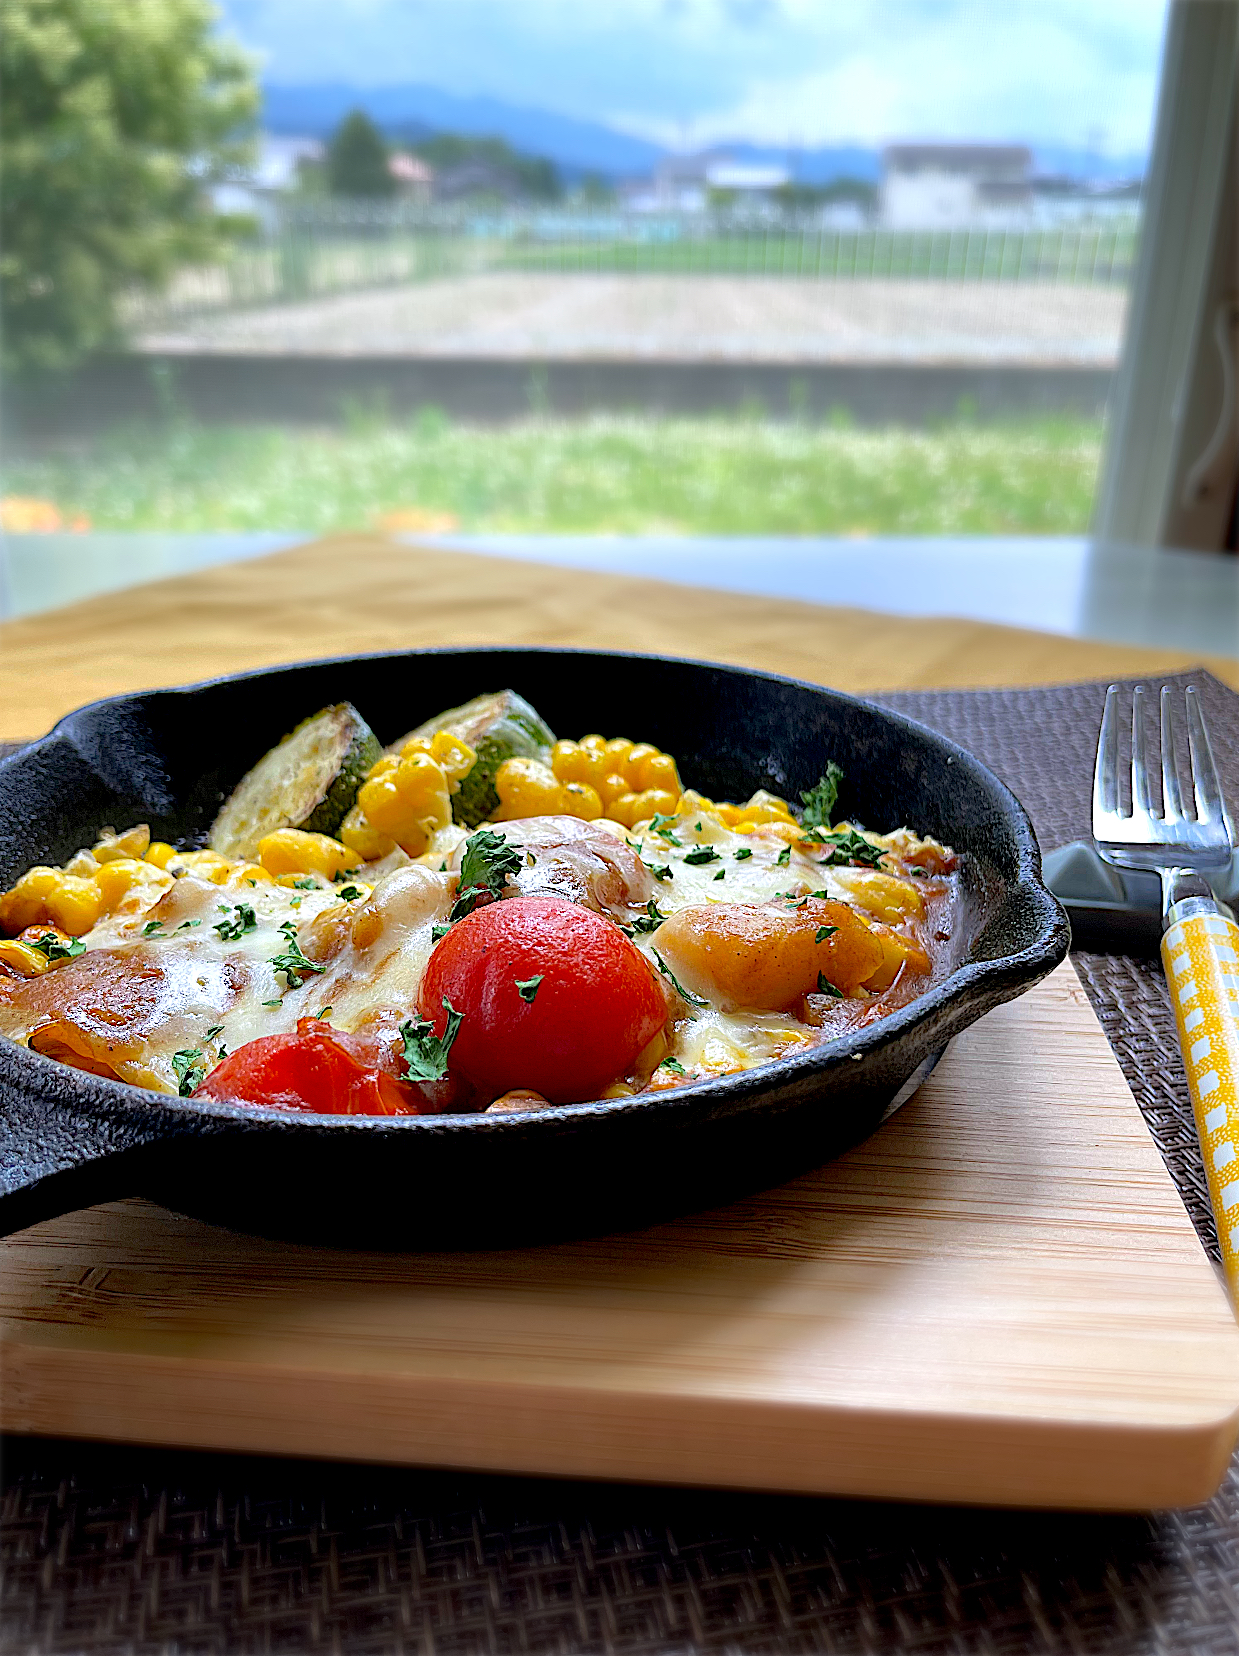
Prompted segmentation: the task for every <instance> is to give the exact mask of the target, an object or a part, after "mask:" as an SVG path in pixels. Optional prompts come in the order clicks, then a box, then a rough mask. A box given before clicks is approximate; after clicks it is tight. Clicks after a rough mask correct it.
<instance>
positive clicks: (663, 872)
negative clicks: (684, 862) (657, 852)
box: [645, 863, 675, 880]
mask: <svg viewBox="0 0 1239 1656" xmlns="http://www.w3.org/2000/svg"><path fill="white" fill-rule="evenodd" d="M645 866H646V867H647V868H648V869H649V871H650V873H651V874H652V875H653V876H654V878H655V879H656V880H674V879H675V875H674V874H673V873H672V872H671V865H670V864H669V863H646V864H645Z"/></svg>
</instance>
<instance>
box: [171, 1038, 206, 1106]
mask: <svg viewBox="0 0 1239 1656" xmlns="http://www.w3.org/2000/svg"><path fill="white" fill-rule="evenodd" d="M172 1069H173V1072H174V1074H175V1075H176V1079H177V1083H178V1091H179V1092H180V1095H181V1097H182V1098H188V1097H189V1095H190V1093H192V1092H193V1091H194V1089H195V1088H196V1087H198V1086H200V1085H201V1083H202V1082H203V1081H205V1080H206V1060H205V1059H204V1058H203V1056H202V1048H201V1047H186V1048H185V1050H184V1051H183V1052H174V1053H173V1054H172Z"/></svg>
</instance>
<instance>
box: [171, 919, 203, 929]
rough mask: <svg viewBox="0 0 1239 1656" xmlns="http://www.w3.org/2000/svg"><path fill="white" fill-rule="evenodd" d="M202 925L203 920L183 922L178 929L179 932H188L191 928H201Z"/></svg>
mask: <svg viewBox="0 0 1239 1656" xmlns="http://www.w3.org/2000/svg"><path fill="white" fill-rule="evenodd" d="M201 924H202V921H201V920H182V921H181V923H180V925H179V926H178V927H177V928H176V929H177V931H188V930H189V928H190V927H191V926H200V925H201Z"/></svg>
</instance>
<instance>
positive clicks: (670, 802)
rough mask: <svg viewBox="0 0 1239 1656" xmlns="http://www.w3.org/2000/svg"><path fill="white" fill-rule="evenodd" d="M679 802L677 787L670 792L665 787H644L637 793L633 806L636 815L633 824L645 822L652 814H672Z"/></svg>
mask: <svg viewBox="0 0 1239 1656" xmlns="http://www.w3.org/2000/svg"><path fill="white" fill-rule="evenodd" d="M679 803H680V791H679V789H678V788H677V789H676V791H675V792H674V793H671V792H670V791H669V790H668V789H666V788H646V789H644V790H643V791H642V792H641V793H639V794H638V795H637V800H636V804H635V806H634V807H633V809H634V811H635V813H636V815H635V816H634V818H633V821H634V825H635V824H636V823H638V822H645V821H647V820H648V819H649V818H650V817H652V816H674V815H675V808H676V806H677V805H678V804H679Z"/></svg>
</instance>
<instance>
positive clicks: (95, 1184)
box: [0, 1054, 166, 1236]
mask: <svg viewBox="0 0 1239 1656" xmlns="http://www.w3.org/2000/svg"><path fill="white" fill-rule="evenodd" d="M4 1056H5V1057H8V1054H5V1055H4ZM5 1067H7V1066H5V1065H4V1064H3V1063H2V1062H0V1236H9V1235H11V1234H12V1233H13V1232H14V1231H19V1230H25V1228H26V1227H27V1226H28V1225H35V1224H38V1222H39V1221H40V1220H41V1219H53V1218H56V1217H57V1216H58V1215H60V1214H62V1213H71V1212H73V1211H74V1209H76V1208H83V1207H90V1206H91V1205H92V1204H93V1203H95V1202H107V1201H114V1200H115V1199H116V1198H117V1197H120V1196H132V1195H135V1194H136V1193H137V1192H138V1190H139V1189H140V1188H141V1182H140V1174H141V1171H142V1169H143V1167H144V1166H145V1165H146V1164H148V1163H149V1162H150V1160H151V1156H152V1152H153V1151H154V1150H155V1148H156V1147H157V1146H158V1145H159V1144H160V1143H161V1142H163V1141H164V1140H165V1138H166V1134H165V1133H162V1132H160V1131H159V1129H158V1127H156V1126H154V1125H153V1124H152V1123H151V1122H150V1121H149V1120H147V1119H145V1114H146V1112H144V1111H138V1112H132V1113H131V1111H130V1110H128V1109H121V1108H115V1109H112V1110H109V1109H107V1108H106V1107H105V1108H104V1109H103V1110H101V1111H97V1112H91V1113H90V1114H87V1113H86V1112H85V1111H84V1110H82V1109H81V1108H80V1106H75V1105H74V1104H73V1103H72V1102H70V1101H69V1100H68V1099H67V1098H63V1097H62V1098H61V1099H59V1100H57V1101H56V1102H48V1101H45V1100H43V1099H38V1098H31V1097H30V1095H29V1094H28V1093H23V1092H18V1091H17V1090H16V1089H14V1088H12V1087H11V1086H6V1085H5V1082H6V1080H7V1077H5V1076H4V1074H3V1073H2V1071H3V1069H4V1068H5ZM71 1073H74V1072H71Z"/></svg>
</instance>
